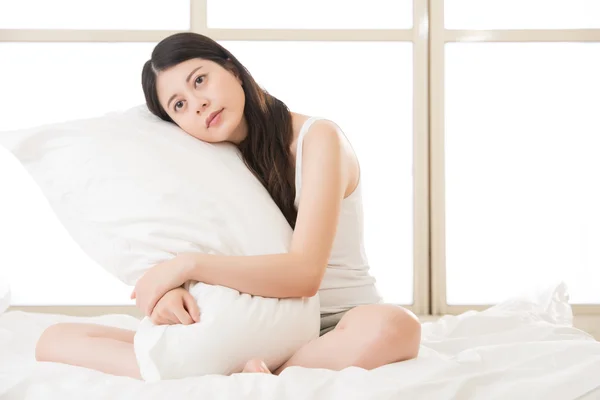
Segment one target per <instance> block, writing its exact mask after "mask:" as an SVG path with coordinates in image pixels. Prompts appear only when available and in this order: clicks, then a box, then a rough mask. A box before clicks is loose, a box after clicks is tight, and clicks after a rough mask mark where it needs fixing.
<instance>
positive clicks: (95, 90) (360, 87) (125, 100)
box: [0, 0, 424, 305]
mask: <svg viewBox="0 0 600 400" xmlns="http://www.w3.org/2000/svg"><path fill="white" fill-rule="evenodd" d="M71 3H73V2H71ZM71 3H69V2H66V1H64V2H62V3H60V4H56V3H55V4H54V7H55V8H54V9H53V10H50V9H48V10H47V11H48V13H50V12H54V13H55V14H61V15H62V11H61V10H59V9H58V7H59V6H60V7H63V9H62V10H64V9H72V13H71V14H70V15H77V17H76V18H71V19H66V18H63V19H62V20H60V22H55V25H48V23H47V22H45V23H38V22H36V21H33V20H30V19H27V17H26V14H24V13H21V11H19V10H20V9H18V8H15V9H11V10H10V12H12V13H13V14H14V15H13V16H12V17H6V18H7V20H11V21H12V22H11V23H10V24H8V23H5V25H4V26H1V27H2V28H5V27H6V28H19V29H13V30H12V31H11V36H10V37H15V36H16V37H17V38H19V37H26V36H27V34H29V35H33V37H34V38H35V37H36V36H35V32H34V33H31V32H32V31H27V30H25V28H38V27H43V28H54V29H56V28H61V29H63V28H65V27H68V28H70V29H71V28H72V29H81V28H84V27H85V28H86V29H89V28H98V29H100V30H99V31H98V32H97V33H96V36H95V38H98V39H99V40H102V42H100V43H98V42H77V43H73V42H68V41H66V42H62V41H61V42H52V41H51V40H45V39H44V41H43V42H40V41H37V42H36V41H35V40H31V39H30V36H27V39H26V40H23V41H16V42H14V41H13V42H6V41H5V42H0V51H1V52H2V54H5V55H6V57H7V59H10V60H12V61H11V62H10V63H8V65H7V67H8V73H7V74H4V75H3V77H0V84H2V86H3V87H7V88H8V91H9V92H10V93H11V94H12V96H10V97H5V99H4V100H3V101H4V103H3V104H0V106H1V107H3V108H4V109H6V110H10V112H9V113H7V114H8V116H9V117H8V118H6V119H4V120H3V121H2V122H0V130H15V129H21V128H27V127H30V126H36V125H41V124H46V123H53V122H58V121H62V120H68V119H76V118H87V117H92V116H96V115H101V114H103V113H106V112H110V111H112V110H119V109H126V108H129V107H132V106H135V105H138V104H140V103H143V101H144V98H143V94H142V91H141V86H140V83H139V82H140V74H141V67H142V65H143V63H144V62H145V61H146V60H147V59H148V58H149V57H150V53H151V50H152V48H153V46H154V44H155V43H156V40H154V38H156V36H157V34H161V35H162V37H164V36H167V35H168V34H170V33H169V32H164V33H160V32H161V31H156V30H154V31H150V30H148V31H147V32H146V33H144V32H141V33H139V32H138V33H136V34H135V35H133V34H132V35H129V34H128V33H127V32H126V31H123V32H121V33H120V34H119V36H120V37H119V38H118V40H119V42H114V41H112V39H113V38H115V36H114V35H112V34H110V32H109V31H108V29H125V30H126V29H174V28H177V29H179V28H181V27H182V26H183V24H182V23H181V18H182V17H183V15H184V14H185V13H184V12H183V3H182V2H179V3H177V4H176V5H174V6H173V8H172V9H171V8H170V7H165V4H166V2H159V1H155V2H152V3H151V4H148V5H147V6H146V8H147V9H153V10H155V11H156V10H162V11H163V12H166V10H167V9H168V10H169V11H168V12H169V13H170V15H171V17H169V18H171V19H172V21H179V22H178V23H176V24H175V23H173V24H170V25H160V24H158V23H157V21H158V20H159V19H157V18H155V17H152V18H149V21H147V23H146V25H143V26H139V25H136V24H137V22H135V24H133V25H132V26H129V25H127V24H125V25H123V24H121V25H118V24H117V23H116V22H115V21H111V19H110V18H107V19H106V20H104V22H101V21H103V18H102V17H99V18H97V19H96V20H95V22H94V24H92V25H91V26H90V25H89V24H87V23H82V22H81V21H82V20H84V19H85V18H87V17H86V15H87V16H89V15H92V14H94V13H96V14H98V13H100V15H108V14H107V13H110V12H111V10H114V9H115V6H114V5H111V3H106V2H105V3H102V7H101V8H102V10H100V9H99V8H97V9H96V8H85V7H81V5H75V3H73V4H71ZM133 3H134V2H131V4H133ZM230 3H231V4H230ZM234 3H235V4H234ZM271 3H272V4H271ZM271 3H269V2H267V1H265V2H254V3H253V4H252V7H251V8H249V9H248V10H246V11H243V10H245V8H244V7H246V8H248V4H249V3H247V2H237V3H236V2H212V1H208V2H207V3H205V5H206V7H207V8H206V10H207V15H206V18H207V20H206V21H199V14H198V13H196V14H193V13H190V7H191V10H196V11H198V10H201V9H202V5H200V6H198V2H195V4H192V5H190V6H189V7H188V10H187V12H188V14H189V15H188V20H192V21H195V22H194V24H196V25H194V24H191V25H192V26H199V29H205V28H202V27H203V26H204V25H208V27H209V28H212V27H218V28H232V27H233V29H232V30H231V31H239V32H241V33H242V34H243V32H244V30H243V29H241V28H249V27H250V28H257V27H258V28H261V29H263V30H262V31H259V32H266V29H275V28H290V27H291V28H298V29H302V30H305V31H306V32H307V33H306V35H310V30H311V29H327V30H331V31H332V34H331V35H330V36H328V34H327V33H319V35H321V36H318V37H317V39H319V40H314V37H313V39H311V40H309V41H306V40H304V37H305V36H303V35H305V34H303V33H298V34H295V33H293V34H292V36H294V35H296V36H297V40H291V39H290V40H286V41H280V40H277V41H268V40H260V39H259V40H254V41H249V40H243V41H242V40H238V41H234V40H223V39H220V38H219V32H221V31H218V30H215V34H214V35H213V34H211V31H210V29H209V30H208V31H203V33H206V34H207V35H208V36H211V37H213V38H215V39H216V40H219V41H220V42H221V44H223V45H224V46H225V47H226V48H228V49H229V50H230V51H232V52H233V54H235V55H236V57H238V59H239V60H240V61H241V62H242V63H243V64H244V65H245V66H246V67H247V68H248V69H249V70H250V71H251V73H252V74H253V76H254V77H255V79H256V80H257V81H258V82H259V84H261V85H262V86H263V87H265V88H266V89H267V90H269V92H270V93H272V94H273V95H275V96H277V97H279V98H280V99H281V100H283V101H284V102H285V103H286V104H287V105H288V106H289V107H290V109H292V110H293V111H297V112H301V113H305V114H310V115H321V116H325V117H327V118H330V119H332V120H334V121H336V122H337V123H338V124H339V125H340V126H341V127H342V129H343V130H344V131H345V133H346V135H347V136H348V137H349V139H350V140H351V142H352V144H353V147H354V149H355V151H356V152H357V153H358V155H359V157H360V160H361V179H362V181H363V185H364V188H365V193H364V207H365V230H366V237H365V240H366V247H367V252H368V257H369V260H370V265H371V271H372V273H373V274H374V275H375V277H376V278H377V280H378V283H379V289H380V291H381V293H382V295H383V296H384V298H385V299H386V301H388V302H394V303H403V304H408V305H410V304H413V297H414V290H413V282H414V280H415V276H414V274H413V265H414V264H415V262H414V260H413V258H414V257H413V238H412V235H413V217H412V216H413V207H414V204H413V198H414V192H413V167H412V165H413V148H414V146H413V132H414V127H415V124H414V121H413V111H414V108H413V95H414V92H413V82H414V76H413V70H414V67H413V63H414V62H415V60H414V56H413V53H414V49H413V43H411V42H412V40H407V39H411V37H412V33H411V31H409V30H406V31H402V30H398V29H396V28H398V27H410V26H412V12H413V9H412V4H411V3H412V2H411V1H408V0H404V1H400V2H396V1H389V0H388V1H381V0H379V2H378V3H379V4H378V5H379V6H381V7H385V8H384V9H385V10H387V11H388V12H386V13H383V14H382V13H381V9H379V10H377V9H376V8H375V7H373V8H372V10H371V11H370V12H368V13H365V12H364V9H363V8H362V7H359V5H360V4H358V3H353V2H344V10H345V11H344V13H342V14H339V13H337V11H336V9H335V8H327V7H326V6H319V12H315V7H316V4H310V3H302V4H300V3H297V2H289V4H288V5H292V6H293V5H294V4H295V7H296V8H295V9H296V10H297V12H296V13H290V12H289V8H286V9H285V12H283V9H281V10H282V13H281V16H280V17H278V18H272V19H271V18H266V17H265V16H266V15H267V14H265V13H262V12H261V7H270V9H271V11H273V12H272V13H270V14H269V15H276V12H275V11H276V10H277V7H279V6H281V4H279V3H273V2H271ZM44 4H45V6H47V4H46V3H44ZM77 4H79V3H77ZM131 4H130V6H131ZM277 4H279V6H278V5H277ZM340 4H341V3H340ZM340 4H337V6H336V7H338V6H340ZM329 5H330V6H333V5H332V4H329ZM132 7H133V6H132ZM140 7H141V6H140V5H138V8H140ZM194 7H196V8H194ZM232 7H236V10H238V11H239V12H236V13H235V15H246V16H247V15H249V14H248V13H251V12H254V13H255V14H256V15H255V16H256V18H244V19H242V20H241V21H240V20H235V19H232V15H233V14H231V13H230V12H229V10H230V9H231V8H232ZM273 7H275V10H273V9H272V8H273ZM132 10H133V8H132ZM242 11H243V12H242ZM302 12H307V13H308V14H307V17H306V18H303V17H302ZM102 13H104V14H102ZM244 13H245V14H244ZM65 15H66V14H65ZM157 15H158V14H157ZM235 15H234V16H235ZM310 15H316V17H315V18H310V17H308V16H310ZM369 15H370V17H369ZM384 15H399V16H400V18H388V17H386V18H387V19H384V18H382V16H384ZM261 16H262V17H261ZM292 16H294V18H292ZM288 17H289V18H288ZM334 17H335V18H334ZM338 17H339V18H338ZM342 17H343V18H342ZM261 18H262V19H261ZM286 18H288V19H286ZM319 18H321V19H319ZM369 18H370V19H369ZM17 20H20V22H18V23H17V22H15V21H17ZM133 20H135V18H133V17H132V16H131V14H129V15H128V16H127V17H123V21H124V22H126V21H133ZM0 21H1V20H0ZM109 21H110V24H109ZM244 21H245V22H248V21H252V23H253V24H256V25H255V26H248V25H244V23H245V22H244ZM331 21H337V24H335V25H332V22H331ZM198 23H199V25H198ZM278 23H279V24H280V25H277V24H278ZM44 24H46V25H44ZM102 29H104V30H102ZM337 29H347V30H348V29H349V30H351V32H350V34H349V35H346V34H344V35H346V36H344V35H342V37H339V36H338V37H335V35H336V33H335V30H337ZM360 29H371V30H377V29H392V30H393V31H392V33H391V34H387V35H388V36H385V35H386V34H381V35H379V36H377V37H383V38H384V39H385V40H363V38H360V41H354V40H352V38H353V37H357V35H356V32H358V30H360ZM394 29H395V30H394ZM49 32H52V31H49ZM105 32H106V33H105ZM19 35H20V36H19ZM76 35H77V32H76V31H74V32H73V34H72V37H73V38H77V36H76ZM103 35H104V36H103ZM353 35H354V36H353ZM221 36H224V37H228V36H227V35H226V34H221ZM358 36H360V35H358ZM128 37H129V38H131V41H129V42H127V38H128ZM377 37H376V38H377ZM67 38H68V37H67ZM104 38H106V40H103V39H104ZM63 39H64V36H63V37H61V40H63ZM394 39H395V40H394ZM74 40H75V39H74ZM77 40H79V38H77ZM158 40H160V39H158ZM40 65H42V66H43V69H42V71H40ZM281 71H285V74H282V73H281ZM40 72H43V75H44V80H43V82H42V83H41V84H43V90H41V91H40V90H39V87H40V80H41V79H42V77H40V78H37V76H38V75H39V74H40ZM290 76H296V77H298V78H297V79H290ZM48 77H51V78H48ZM34 92H35V93H36V95H35V101H36V102H38V103H41V104H44V107H39V108H36V109H35V112H32V107H31V106H30V105H29V103H30V102H31V101H32V95H31V94H32V93H34ZM117 94H118V95H117ZM383 159H385V160H386V162H381V160H383ZM15 162H16V160H15ZM13 164H14V163H13ZM15 168H16V169H18V165H17V164H14V165H12V169H13V170H14V169H15ZM18 173H19V175H18V176H19V178H15V177H13V176H11V177H4V179H5V180H8V179H10V180H9V181H8V183H7V184H8V185H13V186H14V185H19V182H21V181H22V180H24V181H25V182H26V183H24V185H25V186H24V187H19V188H18V189H15V190H16V191H15V193H21V194H22V196H27V198H28V199H29V203H28V204H23V203H20V202H19V200H18V199H19V198H20V197H22V196H16V195H15V197H12V198H10V199H6V200H4V203H7V204H8V202H9V201H11V202H12V203H10V205H11V206H12V207H15V206H19V205H20V207H21V209H22V212H21V213H16V214H14V213H9V214H8V215H6V218H7V219H9V220H10V221H12V222H11V225H19V228H18V229H17V230H16V234H14V233H11V231H6V230H5V231H4V237H5V238H6V240H11V237H12V240H13V241H15V242H16V241H17V238H18V240H19V241H21V242H23V240H24V242H23V243H28V241H27V240H26V238H27V237H28V236H27V235H28V232H29V231H30V230H32V229H34V228H35V226H36V225H37V224H38V223H39V224H41V223H42V221H43V223H44V229H38V230H37V231H36V233H35V235H34V236H32V237H31V238H30V240H29V243H38V242H40V243H43V245H42V246H43V250H42V249H39V251H36V252H29V253H28V254H27V255H26V256H23V255H22V254H23V252H25V251H26V249H24V248H22V247H21V248H14V249H13V252H12V253H11V254H12V260H11V262H9V263H7V264H4V265H6V266H4V265H3V267H2V268H3V269H4V270H3V271H0V275H8V277H9V279H10V282H11V287H12V292H13V305H103V304H104V305H114V304H117V305H118V304H131V303H132V302H131V301H129V290H130V289H129V288H127V287H125V286H124V285H123V284H121V283H120V282H118V281H117V280H116V279H113V278H112V277H111V276H109V275H108V273H106V272H105V271H104V270H103V269H102V268H101V267H100V266H98V265H94V263H93V262H91V261H90V260H89V259H87V257H86V256H85V254H83V253H82V252H81V251H80V250H79V249H78V248H77V246H76V244H75V243H74V242H73V240H72V239H71V238H70V237H69V236H68V234H67V232H66V231H65V229H64V228H63V227H62V226H61V225H60V223H59V222H58V221H57V220H56V218H55V217H54V215H50V216H45V217H43V215H42V214H44V213H47V212H50V211H49V210H50V208H49V206H48V205H47V204H46V200H45V199H44V198H43V196H42V195H41V193H40V192H39V190H38V189H37V188H36V185H35V183H34V182H33V181H30V180H28V179H27V174H26V173H25V172H24V171H20V172H18ZM388 182H394V184H393V185H390V184H388ZM5 183H6V182H5ZM30 207H35V208H36V214H35V217H34V216H33V215H31V216H30V217H27V215H26V214H27V213H28V211H25V210H29V208H30ZM5 209H9V206H7V207H5ZM29 214H31V213H29ZM65 253H69V254H71V253H72V255H71V256H70V258H69V259H62V256H61V255H62V254H65ZM73 254H76V255H73ZM9 265H20V266H22V267H21V268H14V267H9ZM42 265H45V267H43V268H45V269H44V270H43V271H41V269H42V267H41V266H42ZM32 273H33V274H35V276H39V277H40V278H41V279H39V280H36V282H37V283H36V284H32V283H31V275H32ZM90 279H92V280H93V282H94V285H93V286H94V287H93V289H91V290H86V287H87V286H86V285H85V283H82V282H86V281H89V280H90ZM422 281H423V280H422ZM423 282H424V281H423ZM124 294H125V295H124Z"/></svg>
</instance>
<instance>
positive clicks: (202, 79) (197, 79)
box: [194, 75, 204, 85]
mask: <svg viewBox="0 0 600 400" xmlns="http://www.w3.org/2000/svg"><path fill="white" fill-rule="evenodd" d="M203 81H204V75H200V76H198V77H197V78H196V80H195V81H194V82H195V83H196V85H199V84H201V83H202V82H203Z"/></svg>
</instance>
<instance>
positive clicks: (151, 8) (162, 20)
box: [0, 0, 190, 30]
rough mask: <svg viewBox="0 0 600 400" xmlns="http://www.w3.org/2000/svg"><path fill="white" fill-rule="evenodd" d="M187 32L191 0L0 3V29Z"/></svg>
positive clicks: (30, 1)
mask: <svg viewBox="0 0 600 400" xmlns="http://www.w3.org/2000/svg"><path fill="white" fill-rule="evenodd" d="M31 10H35V12H32V11H31ZM189 28H190V0H168V1H167V0H102V1H81V0H52V1H48V0H19V1H2V2H0V29H148V30H150V29H155V30H162V29H172V30H187V29H189Z"/></svg>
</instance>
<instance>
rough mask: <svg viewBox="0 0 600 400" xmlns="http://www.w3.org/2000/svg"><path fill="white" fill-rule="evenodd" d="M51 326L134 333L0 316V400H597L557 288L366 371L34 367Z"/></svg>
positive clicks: (586, 342) (459, 321)
mask: <svg viewBox="0 0 600 400" xmlns="http://www.w3.org/2000/svg"><path fill="white" fill-rule="evenodd" d="M60 321H81V322H94V323H101V324H106V325H111V326H117V327H123V328H129V329H136V327H137V324H138V323H139V320H137V319H136V318H134V317H132V316H128V315H103V316H100V317H87V318H84V317H73V316H66V315H52V314H38V313H28V312H22V311H7V312H5V313H3V314H1V315H0V398H1V399H3V400H9V399H10V400H12V399H86V400H89V399H127V400H130V399H165V398H170V399H188V398H189V399H201V398H204V399H206V398H210V399H221V398H223V399H225V398H227V399H261V400H268V399H486V400H489V399H513V400H514V399H528V400H531V399H544V400H552V399H556V400H566V399H586V400H587V399H600V343H599V342H597V341H596V340H594V338H593V337H592V336H591V335H588V334H587V333H586V332H584V331H581V330H579V329H576V328H574V327H573V326H572V314H571V308H570V306H569V303H568V294H567V289H566V287H565V285H564V284H562V283H561V284H557V285H554V286H552V287H550V288H546V289H545V290H543V291H539V292H537V293H534V294H529V295H527V296H521V297H515V298H511V299H508V300H506V301H504V302H502V303H500V304H498V305H496V306H494V307H491V308H489V309H487V310H485V311H481V312H475V311H470V312H467V313H464V314H462V315H458V316H444V317H442V318H440V319H439V320H437V321H434V322H426V323H424V324H423V337H422V339H423V340H422V347H421V350H420V354H419V357H418V358H417V359H415V360H410V361H406V362H402V363H396V364H392V365H387V366H384V367H381V368H378V369H376V370H373V371H366V370H362V369H360V368H347V369H345V370H343V371H339V372H335V371H327V370H316V369H313V370H311V369H305V368H298V367H294V368H289V369H287V370H286V371H284V372H283V373H282V374H281V375H280V376H278V377H277V376H272V375H264V374H237V375H232V376H229V377H227V376H205V377H193V378H187V379H181V380H171V381H161V382H156V383H145V382H142V381H137V380H134V379H130V378H125V377H115V376H110V375H106V374H103V373H100V372H96V371H92V370H88V369H85V368H80V367H73V366H67V365H61V364H54V363H38V362H36V361H35V359H34V345H35V342H36V340H37V338H38V337H39V335H40V334H41V332H42V331H43V329H44V328H45V327H47V326H49V325H50V324H52V323H55V322H60Z"/></svg>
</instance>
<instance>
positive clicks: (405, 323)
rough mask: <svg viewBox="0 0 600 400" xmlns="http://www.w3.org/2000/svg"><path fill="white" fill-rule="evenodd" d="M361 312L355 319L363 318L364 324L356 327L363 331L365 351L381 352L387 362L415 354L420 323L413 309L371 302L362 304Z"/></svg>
mask: <svg viewBox="0 0 600 400" xmlns="http://www.w3.org/2000/svg"><path fill="white" fill-rule="evenodd" d="M361 313H362V314H363V315H362V316H360V317H359V318H357V320H358V319H360V320H362V324H361V325H363V326H362V327H359V329H362V332H363V334H364V335H365V337H364V339H365V341H366V348H365V349H364V351H365V354H366V355H369V354H371V355H373V354H380V355H381V357H384V358H385V359H386V362H398V361H405V360H410V359H412V358H415V357H417V355H418V354H419V348H420V344H421V323H420V322H419V320H418V318H417V317H416V316H415V315H414V314H413V313H412V312H410V311H409V310H407V309H405V308H403V307H399V306H395V305H391V304H374V305H371V306H365V308H364V309H362V310H361ZM357 316H358V315H357ZM357 322H358V321H357ZM364 325H367V326H364Z"/></svg>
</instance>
